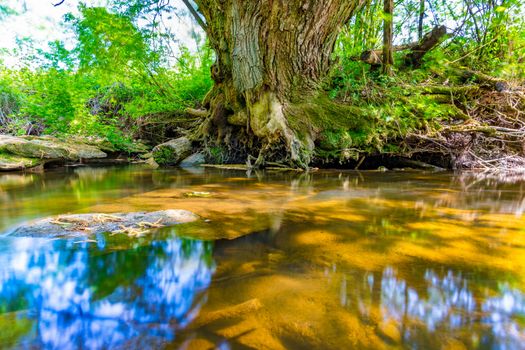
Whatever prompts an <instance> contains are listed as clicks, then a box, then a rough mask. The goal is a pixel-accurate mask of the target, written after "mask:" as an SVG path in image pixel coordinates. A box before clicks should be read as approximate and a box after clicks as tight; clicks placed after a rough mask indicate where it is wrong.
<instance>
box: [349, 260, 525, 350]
mask: <svg viewBox="0 0 525 350" xmlns="http://www.w3.org/2000/svg"><path fill="white" fill-rule="evenodd" d="M416 274H417V273H416ZM363 282H364V283H362V284H360V285H362V286H364V290H362V292H361V293H358V296H357V300H356V304H357V305H359V306H358V307H359V309H360V310H359V312H360V313H361V315H363V316H365V318H368V317H370V315H371V314H373V312H374V309H375V308H377V307H378V308H379V314H380V316H379V319H380V320H379V324H380V325H385V324H393V325H395V326H394V327H395V328H396V331H397V332H400V333H401V334H400V337H401V342H403V343H404V344H410V347H411V348H434V347H436V346H435V345H436V344H440V343H441V344H443V343H444V340H446V339H445V338H451V339H458V340H461V342H462V344H465V345H466V346H467V347H468V348H482V349H519V348H522V346H523V344H524V341H525V325H524V324H523V316H524V315H525V296H524V294H523V293H522V292H521V291H520V290H518V289H515V288H512V287H510V286H509V284H507V283H503V284H501V285H499V286H498V287H497V290H495V291H494V290H490V289H489V288H483V289H479V288H476V286H475V285H471V283H470V282H469V279H468V278H466V277H464V276H462V274H461V273H455V272H453V271H452V270H448V271H447V272H445V273H438V272H436V271H435V270H433V269H429V268H427V269H425V270H424V272H423V275H422V276H411V281H410V282H408V281H407V280H405V279H403V278H402V277H400V276H399V275H398V273H397V271H396V269H395V268H393V267H387V268H386V269H385V270H384V271H383V272H382V274H377V273H376V274H374V273H365V275H364V278H363ZM346 290H347V282H346V279H345V280H343V282H342V283H341V293H342V294H343V293H344V301H345V302H344V304H343V305H344V306H347V305H351V303H349V302H347V301H346V300H347V299H350V298H351V296H349V295H346ZM343 291H344V292H343ZM374 294H377V295H378V296H379V298H374ZM341 300H342V301H343V299H341ZM376 303H377V305H376ZM380 332H381V327H380ZM433 338H434V339H433ZM389 340H391V339H389Z"/></svg>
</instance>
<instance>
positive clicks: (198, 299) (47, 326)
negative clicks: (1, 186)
mask: <svg viewBox="0 0 525 350" xmlns="http://www.w3.org/2000/svg"><path fill="white" fill-rule="evenodd" d="M1 245H2V248H1V251H2V254H1V255H0V310H2V311H3V312H12V311H19V310H28V311H29V313H27V314H24V315H21V316H20V317H29V318H30V319H34V320H35V323H34V325H33V326H32V329H31V331H30V333H29V334H27V335H22V338H21V339H20V340H19V342H20V344H26V345H37V346H43V347H45V348H55V349H75V348H78V347H82V348H86V349H100V348H112V347H115V346H117V345H123V344H125V342H126V341H128V340H130V339H132V338H134V337H138V336H140V337H141V338H142V339H143V340H144V341H147V342H148V344H149V345H150V346H152V345H153V344H155V342H158V341H161V340H162V341H164V340H172V339H173V338H174V336H175V329H176V328H177V327H182V326H184V325H186V324H187V323H188V322H190V321H191V320H192V319H193V318H194V317H195V315H196V314H197V312H198V310H199V308H200V306H201V304H202V303H203V302H204V301H205V295H203V294H202V292H203V291H205V289H206V287H207V286H208V285H209V284H210V282H211V277H212V274H213V264H212V262H211V260H210V253H211V247H210V243H207V242H201V241H193V240H186V239H179V238H171V239H167V240H165V241H158V242H153V243H152V244H151V245H150V246H146V247H139V248H137V249H131V250H122V251H104V250H98V249H88V248H87V247H86V246H85V244H83V245H84V247H78V244H75V242H73V241H44V240H41V239H32V238H18V239H15V240H11V239H9V240H8V241H3V242H1ZM24 338H25V339H24ZM146 339H147V340H146Z"/></svg>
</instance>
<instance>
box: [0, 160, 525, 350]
mask: <svg viewBox="0 0 525 350" xmlns="http://www.w3.org/2000/svg"><path fill="white" fill-rule="evenodd" d="M195 192H208V193H209V195H206V196H203V197H198V196H197V197H195V196H193V195H192V194H194V193H195ZM160 209H187V210H191V211H194V212H195V213H197V214H199V215H201V216H202V217H203V219H205V220H203V221H200V222H197V223H192V224H184V225H179V226H175V227H172V228H164V229H160V230H158V231H156V232H152V233H151V234H148V235H145V236H143V237H140V238H130V237H127V236H124V235H114V236H111V235H108V234H103V235H99V236H95V237H87V238H86V239H85V240H84V239H79V238H71V239H49V238H46V237H10V236H9V235H5V233H6V232H8V231H9V230H10V228H12V227H14V226H16V225H18V224H20V223H23V222H26V221H28V220H31V219H34V218H39V217H45V216H49V215H58V214H65V213H77V212H86V213H87V212H97V213H115V212H129V211H142V210H148V211H149V210H160ZM524 210H525V183H522V182H519V181H515V182H513V183H505V182H499V181H496V180H488V179H482V178H480V177H479V176H475V175H472V174H463V175H454V174H449V173H438V174H425V173H401V172H399V173H397V172H388V173H375V172H362V173H358V172H350V171H349V172H340V171H320V172H316V173H311V174H290V173H285V174H282V173H252V174H246V173H244V172H238V171H237V172H227V171H220V170H211V169H208V170H204V169H193V170H190V171H186V170H155V171H152V170H146V169H142V168H140V167H125V168H77V169H70V170H57V171H52V172H48V173H45V174H6V175H0V232H4V235H0V348H2V349H4V348H30V349H33V348H36V349H38V348H43V349H153V348H155V349H157V348H168V349H178V348H181V349H207V348H209V349H211V348H215V347H217V348H220V349H302V348H305V349H312V348H317V349H390V348H392V349H399V348H410V349H521V348H525V294H524V291H525V217H524V216H523V211H524Z"/></svg>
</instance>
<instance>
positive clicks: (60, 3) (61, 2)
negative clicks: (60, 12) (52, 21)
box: [53, 0, 66, 7]
mask: <svg viewBox="0 0 525 350" xmlns="http://www.w3.org/2000/svg"><path fill="white" fill-rule="evenodd" d="M65 1H66V0H61V1H59V2H57V3H56V4H53V6H55V7H57V6H60V5H62V4H63V3H64V2H65Z"/></svg>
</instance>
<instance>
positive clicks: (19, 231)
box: [7, 209, 198, 237]
mask: <svg viewBox="0 0 525 350" xmlns="http://www.w3.org/2000/svg"><path fill="white" fill-rule="evenodd" d="M197 219H198V216H197V215H195V214H193V213H192V212H189V211H187V210H173V209H171V210H161V211H154V212H137V213H118V214H72V215H60V216H55V217H48V218H45V219H38V220H34V221H30V222H28V223H25V224H23V225H20V226H18V227H15V228H14V229H12V230H10V231H8V233H7V234H8V235H10V236H18V237H28V236H29V237H60V236H66V237H77V236H86V235H91V234H99V233H104V232H109V233H123V234H128V235H131V236H133V235H140V234H143V233H147V232H148V231H149V230H152V229H157V228H161V227H166V226H173V225H176V224H181V223H187V222H193V221H196V220H197Z"/></svg>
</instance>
